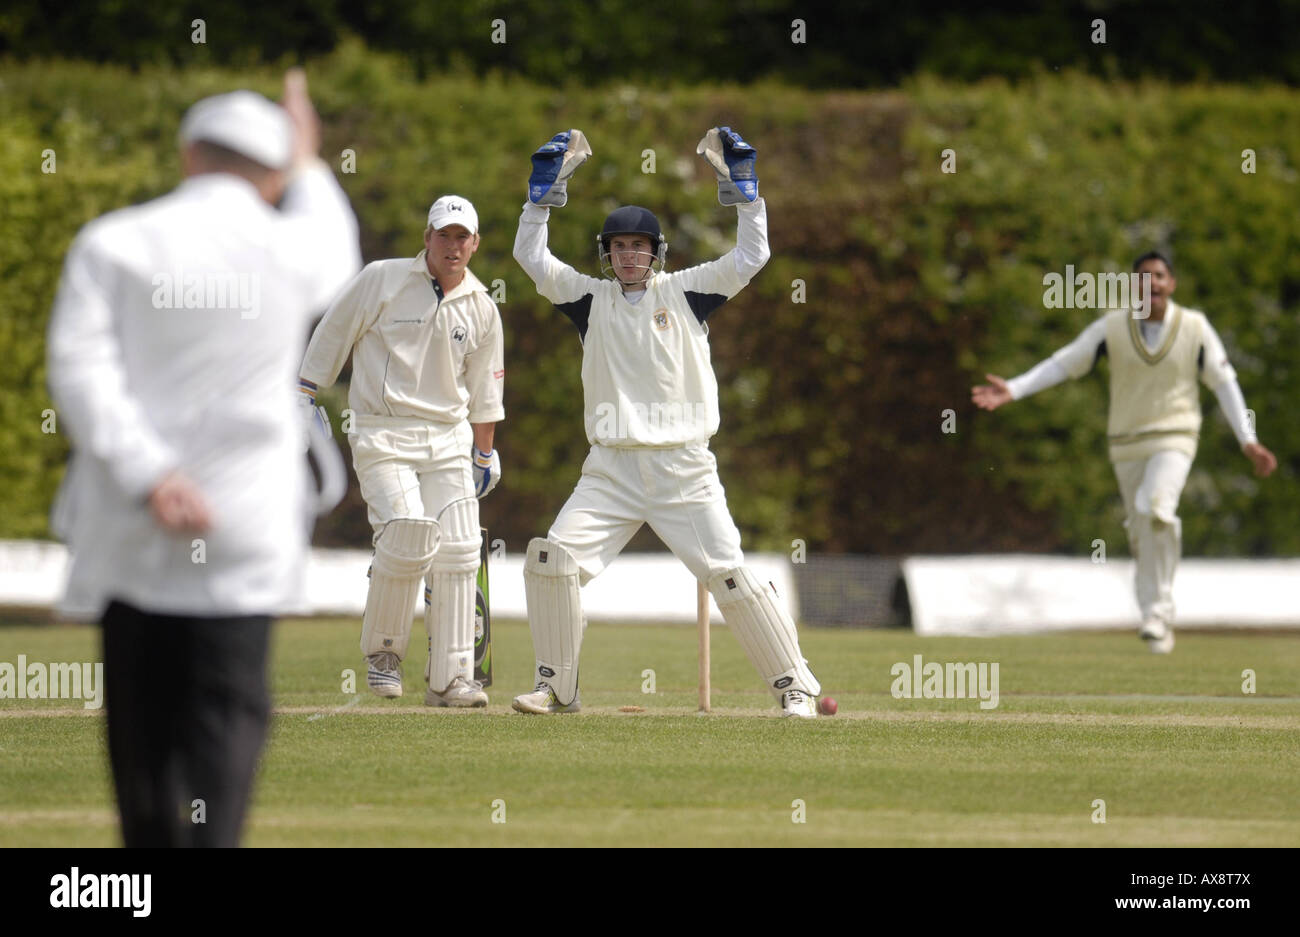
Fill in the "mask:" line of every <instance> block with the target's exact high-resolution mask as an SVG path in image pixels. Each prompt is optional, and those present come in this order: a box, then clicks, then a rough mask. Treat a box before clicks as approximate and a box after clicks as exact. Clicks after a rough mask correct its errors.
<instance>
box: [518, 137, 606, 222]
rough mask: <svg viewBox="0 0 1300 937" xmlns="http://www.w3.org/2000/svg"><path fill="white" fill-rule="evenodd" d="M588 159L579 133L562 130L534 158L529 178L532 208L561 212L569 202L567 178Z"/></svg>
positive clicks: (582, 138)
mask: <svg viewBox="0 0 1300 937" xmlns="http://www.w3.org/2000/svg"><path fill="white" fill-rule="evenodd" d="M590 155H591V147H590V146H588V145H587V138H586V137H584V136H583V135H582V131H581V130H564V131H561V132H560V133H557V134H556V135H555V136H553V137H551V141H550V142H549V143H546V144H544V145H542V146H541V147H540V148H538V150H537V152H536V153H534V154H533V174H532V175H531V176H529V177H528V200H529V201H530V202H532V203H533V204H534V205H554V206H555V207H556V208H561V207H563V206H564V204H565V203H566V202H567V201H568V200H569V194H568V186H569V177H570V176H571V175H573V174H574V172H576V171H577V169H578V167H579V166H581V165H582V164H583V163H584V162H586V161H587V157H588V156H590Z"/></svg>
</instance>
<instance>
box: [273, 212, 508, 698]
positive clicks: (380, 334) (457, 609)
mask: <svg viewBox="0 0 1300 937" xmlns="http://www.w3.org/2000/svg"><path fill="white" fill-rule="evenodd" d="M478 246H479V230H478V213H477V212H476V211H475V210H474V206H473V205H472V204H471V203H470V202H469V201H468V200H467V199H464V198H461V197H459V196H456V195H447V196H443V197H442V198H440V199H438V200H437V201H436V202H434V203H433V207H432V208H430V209H429V218H428V226H427V227H426V228H425V232H424V248H425V249H424V250H422V251H421V252H420V253H419V255H418V256H416V257H415V259H413V260H412V259H410V258H397V259H394V260H378V261H375V262H374V263H371V264H369V265H368V266H366V268H365V269H364V270H362V271H361V273H360V274H359V275H358V276H357V278H356V279H355V280H353V281H352V283H350V284H349V285H348V287H347V288H346V289H345V290H344V291H343V293H342V294H341V295H340V296H339V297H338V299H337V300H335V302H334V305H333V306H331V307H330V309H329V310H328V311H327V312H326V313H325V317H324V318H323V319H322V320H321V322H320V325H318V326H317V327H316V331H315V333H314V334H313V335H312V339H311V343H310V344H309V345H308V346H307V354H306V357H305V359H304V360H303V364H302V368H301V370H300V372H299V385H300V389H301V390H302V394H303V401H304V403H306V402H310V403H312V404H314V403H315V398H316V392H317V390H318V389H319V388H321V387H328V386H329V385H331V384H333V383H334V381H335V380H336V379H337V378H338V375H339V371H340V370H341V369H342V367H343V365H344V363H345V362H346V361H347V359H348V356H349V355H351V356H352V383H351V386H350V387H349V389H348V405H349V407H350V408H351V409H352V411H353V426H352V429H351V431H350V432H349V435H348V441H349V442H350V443H351V446H352V461H353V464H354V466H355V467H356V471H357V480H358V481H359V482H360V484H361V494H362V497H364V498H365V500H366V505H367V508H368V515H369V519H370V523H371V526H372V527H373V528H374V547H375V558H374V562H373V563H372V565H371V567H370V588H369V592H368V593H367V596H366V610H365V618H364V620H363V622H362V626H361V652H362V653H363V654H364V655H365V656H366V663H367V674H366V683H367V685H368V686H369V687H370V689H371V690H372V691H373V692H374V693H375V694H377V695H378V696H384V697H397V696H401V695H402V667H401V665H402V660H403V658H405V657H406V651H407V645H408V643H409V641H410V637H411V617H412V613H413V610H414V606H415V600H416V597H417V594H418V592H419V588H420V584H421V581H424V582H425V583H426V584H427V589H426V604H425V629H426V631H427V632H428V637H429V659H428V663H427V665H426V667H425V673H424V677H425V681H426V682H427V683H428V685H429V686H428V690H427V691H426V692H425V695H424V702H425V704H426V705H428V706H453V707H483V706H487V704H488V697H487V693H485V692H484V691H483V687H482V685H481V684H480V683H479V682H478V681H477V680H475V679H474V670H473V667H474V605H475V591H476V590H475V574H476V573H477V571H478V568H479V545H480V535H479V517H478V501H477V498H482V497H483V496H485V495H486V494H487V493H488V492H490V491H491V490H492V489H493V488H494V487H495V486H496V484H497V482H498V480H499V479H500V477H501V460H500V457H499V456H498V455H497V453H496V450H495V449H494V448H493V439H494V436H495V431H496V424H497V422H499V421H500V420H502V419H503V418H504V417H505V409H504V407H503V406H502V389H503V383H504V376H505V370H504V365H503V364H502V339H501V316H500V312H499V311H498V310H497V306H496V303H494V302H493V301H492V299H491V297H490V296H489V295H488V292H487V288H486V287H485V286H484V285H483V283H482V282H481V281H480V280H479V279H478V277H476V276H475V275H474V274H473V273H472V272H471V271H470V269H469V261H470V258H471V257H473V256H474V252H475V251H476V250H478Z"/></svg>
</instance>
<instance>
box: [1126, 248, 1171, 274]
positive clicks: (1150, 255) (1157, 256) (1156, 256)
mask: <svg viewBox="0 0 1300 937" xmlns="http://www.w3.org/2000/svg"><path fill="white" fill-rule="evenodd" d="M1148 260H1158V261H1160V262H1161V263H1162V264H1164V265H1165V269H1166V270H1168V271H1169V273H1170V274H1171V275H1172V274H1173V272H1174V265H1173V264H1172V263H1170V262H1169V258H1168V257H1166V256H1165V255H1164V254H1162V253H1160V251H1147V252H1146V253H1145V254H1143V255H1142V256H1141V257H1139V258H1138V259H1137V260H1135V261H1133V272H1134V273H1137V270H1138V267H1140V266H1142V265H1143V264H1144V263H1146V262H1147V261H1148Z"/></svg>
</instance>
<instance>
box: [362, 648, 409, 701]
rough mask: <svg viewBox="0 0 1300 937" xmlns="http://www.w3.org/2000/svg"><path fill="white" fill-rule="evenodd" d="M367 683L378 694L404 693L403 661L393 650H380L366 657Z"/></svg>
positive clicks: (394, 694)
mask: <svg viewBox="0 0 1300 937" xmlns="http://www.w3.org/2000/svg"><path fill="white" fill-rule="evenodd" d="M366 664H367V665H368V667H367V670H366V685H367V686H369V687H370V689H371V691H372V692H374V694H375V695H376V696H386V697H389V698H390V699H391V698H394V697H398V696H401V695H402V661H401V658H399V657H398V656H397V655H396V654H394V653H393V652H392V651H380V652H379V653H378V654H371V655H370V656H368V657H367V658H366Z"/></svg>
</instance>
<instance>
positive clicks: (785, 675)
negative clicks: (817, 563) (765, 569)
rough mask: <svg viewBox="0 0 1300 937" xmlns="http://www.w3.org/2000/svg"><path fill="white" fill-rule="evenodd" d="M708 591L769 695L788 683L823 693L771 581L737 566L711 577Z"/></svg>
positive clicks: (792, 623)
mask: <svg viewBox="0 0 1300 937" xmlns="http://www.w3.org/2000/svg"><path fill="white" fill-rule="evenodd" d="M709 591H710V592H711V593H713V600H714V601H715V602H717V603H718V611H720V612H722V617H723V619H724V620H726V622H727V625H728V626H729V627H730V628H731V630H732V631H733V632H735V634H736V637H737V638H738V639H739V640H740V646H741V647H743V648H744V649H745V654H746V655H747V656H748V657H749V660H750V662H751V663H753V665H754V667H755V668H757V670H758V672H759V675H760V676H762V678H763V680H764V681H766V682H767V686H768V689H769V690H771V692H772V695H773V696H775V697H776V698H777V699H778V700H779V699H780V698H781V694H783V693H784V692H785V691H786V690H788V689H790V688H791V687H794V688H795V689H798V690H803V691H804V692H805V693H807V694H808V695H809V696H816V695H817V694H818V693H820V692H821V690H822V686H821V684H820V683H818V682H817V678H816V677H814V676H813V673H812V671H811V670H809V669H808V662H807V661H806V660H804V659H803V654H802V653H801V652H800V650H799V634H798V632H797V631H796V630H795V626H794V621H793V620H792V619H791V618H790V615H789V614H788V613H787V612H786V611H785V609H783V608H781V606H780V605H779V604H778V603H777V600H776V594H775V593H774V592H773V590H772V588H771V587H770V586H767V585H764V584H763V583H761V582H759V581H758V579H757V578H755V576H754V574H753V573H751V572H750V571H749V569H748V568H746V567H744V566H741V567H737V568H736V569H729V570H726V571H725V572H721V573H718V574H717V575H715V576H713V577H712V578H711V579H710V580H709Z"/></svg>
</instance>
